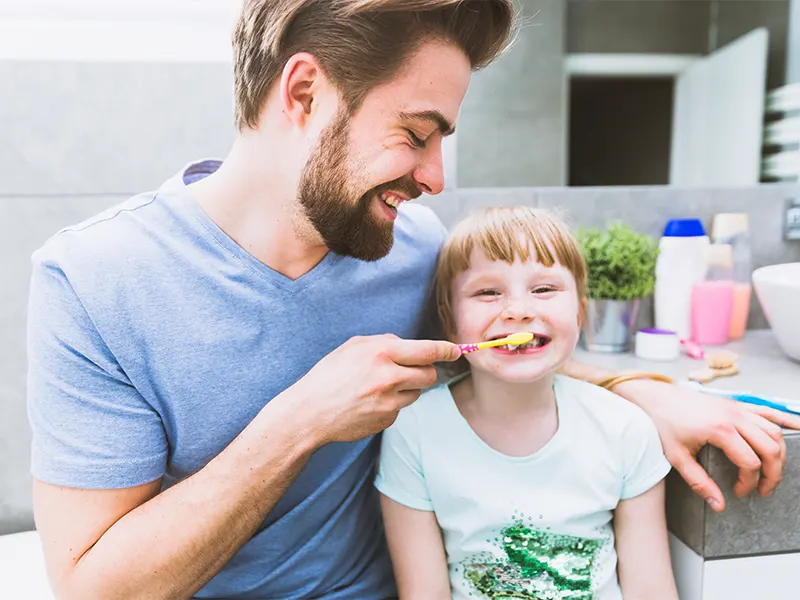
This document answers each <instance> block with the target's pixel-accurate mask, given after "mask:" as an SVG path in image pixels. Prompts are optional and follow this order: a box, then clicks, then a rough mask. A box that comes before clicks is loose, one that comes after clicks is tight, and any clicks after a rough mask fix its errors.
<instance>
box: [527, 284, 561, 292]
mask: <svg viewBox="0 0 800 600" xmlns="http://www.w3.org/2000/svg"><path fill="white" fill-rule="evenodd" d="M532 291H533V293H534V294H547V293H548V292H555V291H557V290H556V288H554V287H553V286H552V285H540V286H538V287H535V288H533V290H532Z"/></svg>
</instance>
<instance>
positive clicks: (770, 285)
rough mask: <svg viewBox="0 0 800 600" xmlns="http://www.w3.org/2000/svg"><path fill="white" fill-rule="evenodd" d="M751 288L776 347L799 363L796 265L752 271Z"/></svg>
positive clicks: (799, 297)
mask: <svg viewBox="0 0 800 600" xmlns="http://www.w3.org/2000/svg"><path fill="white" fill-rule="evenodd" d="M753 287H754V288H755V291H756V296H757V297H758V301H759V302H760V303H761V308H763V309H764V315H765V316H766V317H767V321H768V322H769V325H770V327H772V331H773V333H774V334H775V337H776V338H777V340H778V344H779V345H780V347H781V348H782V349H783V351H784V352H786V354H788V355H789V356H790V357H791V358H793V359H794V360H800V262H796V263H786V264H783V265H770V266H768V267H761V268H760V269H756V270H755V271H753Z"/></svg>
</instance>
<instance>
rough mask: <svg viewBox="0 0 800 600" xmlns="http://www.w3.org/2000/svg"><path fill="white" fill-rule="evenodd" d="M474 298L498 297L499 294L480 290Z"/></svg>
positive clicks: (495, 291)
mask: <svg viewBox="0 0 800 600" xmlns="http://www.w3.org/2000/svg"><path fill="white" fill-rule="evenodd" d="M475 295H476V296H499V295H500V292H498V291H497V290H480V291H479V292H478V293H477V294H475Z"/></svg>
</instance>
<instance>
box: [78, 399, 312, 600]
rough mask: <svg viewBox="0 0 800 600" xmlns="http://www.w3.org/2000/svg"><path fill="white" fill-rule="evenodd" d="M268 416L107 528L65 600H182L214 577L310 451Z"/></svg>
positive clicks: (277, 417) (275, 415) (278, 413)
mask: <svg viewBox="0 0 800 600" xmlns="http://www.w3.org/2000/svg"><path fill="white" fill-rule="evenodd" d="M270 408H271V407H270V406H269V405H268V406H267V408H265V409H264V410H262V412H261V413H260V414H259V415H258V416H257V417H256V418H255V419H254V420H253V422H252V423H251V424H250V425H249V426H248V427H247V428H246V429H245V430H244V431H243V432H242V433H241V434H240V435H239V436H238V437H237V438H236V439H235V440H234V441H233V442H231V444H230V445H229V446H228V447H227V448H226V449H225V450H224V451H223V452H222V453H220V454H219V455H218V456H217V457H215V458H214V459H213V460H212V461H210V462H209V463H208V465H207V466H206V467H204V468H203V469H201V470H200V471H198V472H197V473H196V474H194V475H193V476H191V477H189V478H187V479H185V480H184V481H182V482H180V483H178V484H176V485H175V486H173V487H171V488H170V489H168V490H166V491H164V492H163V493H161V494H159V495H157V496H156V497H154V498H153V499H151V500H150V501H148V502H145V503H144V504H142V505H141V506H139V507H137V508H136V509H134V510H132V511H131V512H130V513H128V514H126V515H125V516H124V517H122V518H121V519H120V520H119V521H117V522H116V523H115V524H114V525H112V526H111V527H110V528H109V529H108V531H106V532H105V533H104V534H103V536H102V537H101V538H100V539H99V540H98V542H97V543H96V544H95V545H94V546H93V547H92V548H91V549H89V550H88V551H87V552H86V553H85V554H84V555H83V556H82V557H81V559H80V560H79V561H78V564H77V565H76V566H75V568H74V570H73V572H72V574H71V575H70V577H69V582H68V584H67V585H66V586H65V588H66V589H67V590H68V592H67V597H68V598H80V599H84V598H94V599H101V598H113V599H115V600H119V599H122V598H125V599H128V598H130V599H133V598H147V599H159V600H161V599H164V600H166V599H170V600H172V599H186V598H190V597H191V596H193V595H194V593H195V592H197V591H198V590H199V589H200V588H202V587H203V586H204V585H205V584H206V583H207V582H208V581H209V580H210V579H211V578H212V577H213V576H214V575H216V574H217V573H218V572H219V571H220V569H221V568H222V567H223V566H224V565H225V563H227V561H228V560H230V558H231V557H232V556H233V555H234V554H235V553H236V552H237V551H238V550H239V549H240V548H241V547H242V546H243V545H244V544H245V542H247V540H248V539H249V538H250V537H251V536H252V535H253V533H254V532H255V531H256V529H257V528H258V526H259V525H260V524H261V523H262V522H263V521H264V519H265V518H266V516H267V515H268V514H269V512H270V510H272V507H273V506H274V505H275V504H276V503H277V501H278V500H279V499H280V498H281V496H283V494H284V493H285V491H286V489H287V488H288V487H289V485H290V484H291V483H292V481H294V479H295V477H296V476H297V474H298V473H299V472H300V470H301V469H302V468H303V466H304V465H305V463H306V461H307V460H308V457H309V456H310V454H311V452H312V451H313V449H314V447H313V445H312V444H309V443H308V442H307V441H306V440H304V439H302V433H301V432H300V431H298V430H297V428H293V427H292V424H291V422H287V420H286V419H285V418H284V416H285V415H286V411H285V410H282V409H281V408H278V407H276V408H275V409H274V410H270Z"/></svg>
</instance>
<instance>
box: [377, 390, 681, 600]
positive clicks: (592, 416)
mask: <svg viewBox="0 0 800 600" xmlns="http://www.w3.org/2000/svg"><path fill="white" fill-rule="evenodd" d="M554 390H555V396H556V404H557V407H558V430H557V432H556V434H555V435H554V436H553V437H552V438H551V439H550V441H549V442H548V443H547V444H546V445H545V446H544V447H543V448H541V449H540V450H539V451H538V452H536V453H534V454H533V455H531V456H526V457H510V456H506V455H504V454H501V453H500V452H498V451H496V450H494V449H493V448H492V447H490V446H489V445H488V444H486V443H485V442H484V441H483V440H482V439H481V438H480V437H479V436H478V435H477V434H476V433H475V431H474V430H473V429H472V427H471V426H470V425H469V423H468V422H467V421H466V419H464V417H463V416H462V414H461V413H460V412H459V410H458V407H457V406H456V404H455V402H454V401H453V397H452V395H451V393H450V389H449V388H448V387H447V386H446V385H441V386H437V387H435V388H433V389H431V390H429V391H427V392H425V393H423V394H422V396H421V397H420V399H419V400H418V401H417V402H416V403H415V404H413V405H411V406H410V407H408V408H405V409H403V410H402V411H400V415H399V416H398V418H397V421H396V422H395V424H394V425H392V427H390V428H389V429H388V430H387V431H386V432H385V433H384V435H383V446H382V450H381V459H380V470H379V474H378V477H377V479H376V482H375V485H376V487H377V488H378V489H379V490H380V491H381V492H382V493H383V494H385V495H386V496H388V497H389V498H392V499H393V500H394V501H396V502H398V503H400V504H403V505H406V506H409V507H411V508H414V509H417V510H425V511H433V512H435V514H436V519H437V521H438V522H439V526H440V528H441V530H442V535H443V539H444V544H445V549H446V551H447V562H448V567H449V571H450V585H451V589H452V592H453V595H452V597H453V598H454V599H457V600H467V599H471V600H475V599H476V598H498V597H503V598H506V597H508V598H511V597H513V598H548V599H550V600H622V596H621V594H620V589H619V584H618V582H617V576H616V566H617V558H616V552H615V550H614V531H613V527H612V516H613V513H612V511H613V510H614V509H615V508H616V506H617V504H618V503H619V501H620V500H625V499H628V498H633V497H635V496H638V495H640V494H642V493H644V492H645V491H647V490H648V489H650V488H651V487H653V486H654V485H655V484H657V483H658V482H659V481H660V480H661V479H663V478H664V476H665V475H666V474H667V473H668V472H669V470H670V465H669V463H668V462H667V460H666V458H665V457H664V454H663V451H662V448H661V442H660V440H659V437H658V432H657V431H656V428H655V426H654V425H653V423H652V421H651V420H650V418H649V417H648V416H647V415H646V414H645V413H644V412H643V411H642V410H640V409H639V408H638V407H636V406H635V405H633V404H631V403H630V402H627V401H626V400H623V399H622V398H620V397H619V396H616V395H615V394H612V393H611V392H608V391H606V390H604V389H602V388H599V387H596V386H593V385H590V384H588V383H584V382H582V381H577V380H575V379H570V378H567V377H563V376H556V378H555V383H554Z"/></svg>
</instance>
